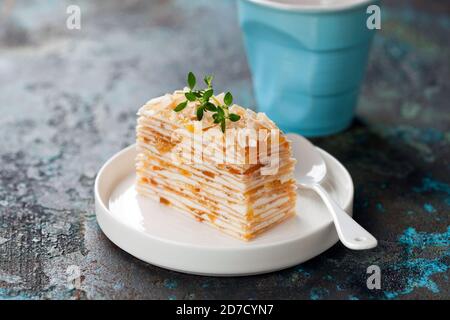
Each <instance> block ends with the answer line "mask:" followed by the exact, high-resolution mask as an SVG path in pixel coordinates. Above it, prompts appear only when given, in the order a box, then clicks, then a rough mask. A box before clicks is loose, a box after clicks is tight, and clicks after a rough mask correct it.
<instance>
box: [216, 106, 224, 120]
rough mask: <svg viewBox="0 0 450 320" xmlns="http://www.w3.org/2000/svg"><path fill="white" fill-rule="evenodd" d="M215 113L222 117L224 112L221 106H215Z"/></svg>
mask: <svg viewBox="0 0 450 320" xmlns="http://www.w3.org/2000/svg"><path fill="white" fill-rule="evenodd" d="M217 114H218V115H219V116H220V117H221V118H223V117H224V116H225V112H224V111H223V109H222V107H221V106H217Z"/></svg>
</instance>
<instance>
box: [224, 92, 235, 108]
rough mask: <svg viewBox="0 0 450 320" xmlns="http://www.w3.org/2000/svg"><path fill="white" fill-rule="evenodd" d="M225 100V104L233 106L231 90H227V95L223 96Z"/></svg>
mask: <svg viewBox="0 0 450 320" xmlns="http://www.w3.org/2000/svg"><path fill="white" fill-rule="evenodd" d="M223 102H225V104H226V105H227V106H231V104H232V103H233V96H232V95H231V93H230V92H227V93H226V94H225V97H224V98H223Z"/></svg>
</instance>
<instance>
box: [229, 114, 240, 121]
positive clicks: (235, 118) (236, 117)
mask: <svg viewBox="0 0 450 320" xmlns="http://www.w3.org/2000/svg"><path fill="white" fill-rule="evenodd" d="M228 119H230V120H231V121H233V122H236V121H239V119H241V116H240V115H238V114H236V113H230V115H229V116H228Z"/></svg>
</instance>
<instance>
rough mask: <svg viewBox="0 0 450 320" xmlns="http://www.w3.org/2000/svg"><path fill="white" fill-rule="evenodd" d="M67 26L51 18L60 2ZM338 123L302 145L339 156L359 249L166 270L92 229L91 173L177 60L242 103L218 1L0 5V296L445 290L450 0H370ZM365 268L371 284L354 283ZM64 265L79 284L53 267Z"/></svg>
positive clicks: (409, 294)
mask: <svg viewBox="0 0 450 320" xmlns="http://www.w3.org/2000/svg"><path fill="white" fill-rule="evenodd" d="M71 3H74V4H78V5H80V7H81V10H82V29H81V30H68V29H67V28H66V27H65V22H66V21H65V20H66V17H67V15H66V7H67V5H69V4H71ZM385 4H386V6H385V8H384V9H383V12H382V14H383V19H384V21H383V25H382V30H381V32H379V33H378V35H377V36H376V39H375V43H374V47H373V51H372V55H371V59H370V66H369V68H368V74H367V77H366V81H365V84H364V88H363V93H362V97H361V99H360V103H359V107H358V112H357V113H358V117H357V120H356V121H355V123H354V125H353V126H352V127H351V128H350V129H349V130H347V131H346V132H343V133H341V134H337V135H334V136H330V137H326V138H321V139H315V140H314V142H315V143H317V144H318V145H319V146H320V147H322V148H324V149H325V150H328V151H329V152H330V153H332V154H333V155H335V156H336V157H337V158H338V159H339V160H341V161H342V162H343V163H344V164H345V166H346V167H347V168H348V169H349V171H350V172H351V174H352V176H353V179H354V182H355V186H356V195H355V210H354V212H355V216H356V219H357V220H358V221H360V223H361V224H362V225H363V226H365V227H366V228H367V229H368V230H369V231H370V232H372V233H373V234H374V235H376V236H377V238H378V239H379V246H378V248H376V249H375V250H372V251H365V252H354V251H350V250H348V249H346V248H344V247H343V246H342V245H341V244H337V245H335V246H334V247H333V248H331V249H330V250H328V251H327V252H325V253H324V254H322V255H321V256H319V257H317V258H315V259H312V260H311V261H309V262H307V263H304V264H302V265H300V266H297V267H294V268H290V269H288V270H284V271H281V272H276V273H272V274H266V275H261V276H253V277H244V278H213V277H199V276H192V275H185V274H180V273H176V272H171V271H166V270H163V269H160V268H157V267H154V266H151V265H148V264H146V263H143V262H141V261H139V260H137V259H135V258H133V257H131V256H130V255H128V254H127V253H125V252H123V251H122V250H120V249H119V248H117V247H116V246H115V245H113V244H112V243H111V242H110V241H109V240H108V239H107V238H106V237H105V236H104V235H103V234H102V232H101V230H100V229H99V227H98V225H97V222H96V219H95V214H94V207H93V202H94V199H93V192H92V191H93V183H94V179H95V175H96V172H97V170H98V169H99V167H100V166H101V165H102V164H103V162H104V161H105V160H106V159H108V157H110V156H111V155H112V154H114V153H115V152H116V151H118V150H120V149H121V148H123V147H124V146H127V145H129V144H131V143H133V140H134V125H135V112H136V110H137V108H138V107H139V106H140V105H141V104H142V103H143V102H145V101H146V100H147V99H148V98H150V97H153V96H156V95H160V94H162V93H165V92H168V91H171V90H172V89H174V88H177V87H180V86H182V85H183V83H184V77H185V74H186V73H187V71H189V70H191V69H192V70H194V71H195V72H196V73H198V74H206V73H213V74H215V75H216V86H218V87H219V88H222V89H229V90H231V91H233V92H235V96H236V99H237V101H239V102H240V103H241V104H243V105H254V100H253V94H252V90H251V83H250V75H249V71H248V67H247V63H246V59H245V54H244V51H243V47H242V44H241V38H240V33H239V28H238V25H237V19H236V10H235V6H234V4H233V2H232V1H226V0H220V1H219V0H216V1H206V0H205V1H184V0H178V1H175V0H173V1H156V0H152V1H119V0H114V1H87V0H86V1H81V0H80V1H76V0H73V1H37V0H35V1H16V2H15V1H11V0H3V1H1V2H0V10H1V11H0V110H1V115H2V116H1V117H0V137H1V139H0V183H1V184H0V298H25V299H28V298H31V299H46V298H61V299H76V298H81V299H84V298H90V299H105V298H125V299H129V298H130V299H131V298H133V299H135V298H137V299H147V298H150V299H203V298H213V299H214V298H242V299H257V298H277V299H278V298H289V299H290V298H300V299H310V298H311V299H330V298H337V299H373V298H382V299H385V298H387V299H389V298H399V299H412V298H430V299H444V298H446V299H448V298H450V286H449V279H448V277H449V262H450V250H449V244H450V228H449V225H450V215H449V213H450V162H449V158H450V148H449V146H450V106H449V92H450V82H449V75H450V70H449V68H450V66H449V57H450V45H449V42H448V39H449V34H450V17H449V15H450V13H449V12H450V7H449V5H448V4H447V3H446V2H445V1H385ZM371 264H376V265H379V266H380V268H381V271H382V289H381V290H374V291H371V290H369V289H367V287H366V279H367V275H366V268H367V267H368V266H369V265H371ZM70 266H78V267H79V268H80V272H81V279H80V280H81V289H80V290H75V289H71V286H70V285H69V284H68V281H67V273H66V272H67V269H68V268H69V274H71V273H70V271H71V270H72V269H70V268H71V267H70Z"/></svg>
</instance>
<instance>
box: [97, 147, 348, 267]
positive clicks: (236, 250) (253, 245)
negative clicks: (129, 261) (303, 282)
mask: <svg viewBox="0 0 450 320" xmlns="http://www.w3.org/2000/svg"><path fill="white" fill-rule="evenodd" d="M319 150H320V152H321V154H322V156H323V157H324V159H325V161H326V163H327V167H328V174H327V178H326V180H325V181H324V182H323V186H324V187H325V188H326V189H327V190H328V191H329V192H330V194H331V195H332V196H333V197H334V198H335V199H336V200H337V201H338V203H339V204H340V205H341V206H342V207H343V208H344V209H345V210H346V212H348V213H349V214H350V215H351V214H352V206H353V182H352V179H351V177H350V175H349V173H348V172H347V170H346V169H345V168H344V167H343V166H342V165H341V164H340V163H339V162H338V161H337V160H336V159H335V158H333V157H332V156H331V155H329V154H328V153H327V152H325V151H323V150H321V149H319ZM135 156H136V149H135V146H134V145H132V146H129V147H128V148H125V149H123V150H122V151H120V152H119V153H117V154H116V155H114V156H113V157H112V158H111V159H109V160H108V161H107V162H106V163H105V164H104V165H103V167H102V168H101V169H100V171H99V173H98V175H97V178H96V181H95V209H96V214H97V220H98V223H99V225H100V227H101V229H102V230H103V232H104V233H105V234H106V236H107V237H108V238H109V239H110V240H111V241H112V242H114V243H115V244H116V245H117V246H119V247H120V248H122V249H123V250H125V251H126V252H128V253H130V254H131V255H133V256H135V257H136V258H138V259H141V260H143V261H145V262H148V263H151V264H153V265H156V266H159V267H162V268H166V269H171V270H176V271H180V272H185V273H192V274H200V275H214V276H243V275H251V274H259V273H265V272H271V271H276V270H280V269H284V268H288V267H291V266H294V265H296V264H299V263H302V262H304V261H306V260H309V259H311V258H313V257H315V256H317V255H319V254H320V253H322V252H323V251H325V250H327V249H328V248H330V247H331V246H332V245H334V244H335V243H336V242H337V241H338V236H337V233H336V230H335V228H334V225H333V222H332V218H331V216H330V214H329V213H328V211H327V209H326V208H325V206H324V204H323V203H322V201H321V200H320V198H319V197H318V196H316V195H315V193H313V192H311V191H309V190H303V189H299V190H298V192H297V215H296V216H295V217H293V218H290V219H288V220H286V221H284V222H282V223H281V224H280V225H277V226H275V227H274V228H272V229H270V230H268V231H267V232H265V233H263V234H262V235H260V236H258V237H257V238H255V239H253V240H251V241H249V242H244V241H241V240H237V239H234V238H232V237H230V236H228V235H225V234H222V233H221V232H220V231H218V230H216V229H214V228H211V227H210V226H207V225H206V224H202V223H200V222H197V221H196V220H194V219H193V218H191V217H190V216H188V215H186V214H183V213H182V212H179V211H176V210H174V209H172V208H169V207H167V206H164V205H162V204H159V203H157V202H155V201H153V200H151V199H147V198H145V197H142V196H139V195H137V193H136V191H135V189H134V181H135V173H134V159H135ZM298 161H301V159H298Z"/></svg>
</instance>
